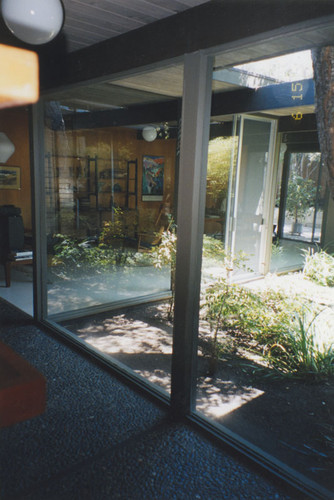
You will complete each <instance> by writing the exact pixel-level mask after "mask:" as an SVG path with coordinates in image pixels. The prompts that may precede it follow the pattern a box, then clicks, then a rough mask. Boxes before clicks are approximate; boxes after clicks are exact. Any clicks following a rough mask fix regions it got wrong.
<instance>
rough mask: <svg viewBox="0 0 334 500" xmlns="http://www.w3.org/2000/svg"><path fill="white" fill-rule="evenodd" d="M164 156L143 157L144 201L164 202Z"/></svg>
mask: <svg viewBox="0 0 334 500" xmlns="http://www.w3.org/2000/svg"><path fill="white" fill-rule="evenodd" d="M164 164H165V158H164V157H163V156H148V155H145V156H143V177H142V179H143V180H142V200H143V201H162V199H163V194H164Z"/></svg>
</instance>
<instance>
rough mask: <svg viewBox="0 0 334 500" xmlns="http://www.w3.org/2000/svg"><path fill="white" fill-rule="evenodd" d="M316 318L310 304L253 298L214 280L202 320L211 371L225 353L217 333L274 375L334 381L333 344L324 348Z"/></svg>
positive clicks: (269, 294) (280, 297)
mask: <svg viewBox="0 0 334 500" xmlns="http://www.w3.org/2000/svg"><path fill="white" fill-rule="evenodd" d="M305 311H307V314H306V313H305ZM310 315H311V316H312V319H311V320H308V317H309V316H310ZM318 315H319V312H317V311H316V310H315V308H312V307H311V306H310V305H309V304H307V306H306V305H305V302H302V301H301V300H300V299H298V298H297V297H288V296H287V295H285V294H283V293H282V292H280V291H273V290H270V289H269V290H265V291H260V292H254V291H252V290H250V289H248V288H246V287H244V286H243V287H241V286H238V285H236V284H229V283H228V282H227V281H226V279H220V280H217V281H216V282H215V283H214V284H212V285H211V286H210V287H208V289H207V291H206V293H205V296H204V301H203V307H202V318H203V319H205V320H207V321H208V322H209V324H210V328H211V331H212V332H213V341H212V361H215V363H212V364H211V366H215V365H216V361H217V359H215V357H216V358H217V357H218V356H219V355H221V353H222V349H223V347H224V346H223V344H222V343H220V339H219V335H218V334H219V333H220V334H223V335H225V337H226V334H228V335H229V338H230V339H231V338H232V339H234V345H235V347H236V348H240V347H242V346H243V347H244V348H246V349H251V350H253V351H256V352H257V353H258V354H261V355H262V356H263V359H264V360H266V361H267V362H268V363H269V365H270V366H271V367H272V368H274V373H279V374H282V375H290V376H295V377H303V378H305V377H313V378H321V377H329V376H331V375H334V350H333V344H332V343H331V340H332V339H327V342H324V338H325V332H324V331H323V328H324V327H323V325H320V327H318V328H317V327H316V326H317V325H316V318H317V317H318ZM319 331H320V334H321V335H319Z"/></svg>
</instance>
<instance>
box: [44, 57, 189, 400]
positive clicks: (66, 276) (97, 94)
mask: <svg viewBox="0 0 334 500" xmlns="http://www.w3.org/2000/svg"><path fill="white" fill-rule="evenodd" d="M168 70H169V72H172V73H173V74H174V76H175V80H174V82H173V87H172V88H168V83H167V84H166V83H165V84H161V85H160V83H159V82H160V80H159V77H160V78H163V70H159V72H147V73H145V74H141V75H140V77H138V78H136V77H127V78H126V79H124V80H120V79H119V80H117V81H113V82H105V83H103V84H101V83H100V84H96V85H90V86H88V87H82V88H80V89H75V90H68V91H63V92H62V93H61V94H57V95H55V96H52V98H51V99H49V100H48V101H47V102H45V108H44V113H45V129H44V130H45V133H44V137H45V205H46V234H47V268H48V277H47V313H48V318H49V319H50V320H52V321H55V322H57V323H59V324H61V325H62V326H63V327H64V328H66V329H67V330H69V331H71V332H72V333H74V334H75V335H77V336H78V337H79V338H80V339H81V340H83V341H85V342H86V343H88V344H89V345H91V346H93V347H94V348H95V349H97V350H98V351H100V352H103V353H104V354H106V355H110V356H111V357H113V358H114V359H117V360H118V361H119V362H121V363H123V364H124V365H126V366H128V367H130V368H132V370H134V371H135V372H136V373H138V374H140V375H142V376H144V377H145V378H147V379H149V380H150V381H151V382H154V383H157V384H158V385H160V386H161V387H162V388H163V389H166V390H167V391H168V390H169V377H170V358H171V336H172V326H171V312H170V307H171V305H170V304H171V302H172V300H173V297H172V295H173V294H172V279H173V262H174V259H175V255H174V253H175V250H174V248H173V240H174V238H175V204H176V198H175V189H176V185H177V172H178V147H177V144H178V121H179V116H178V114H179V109H180V100H181V97H182V81H183V73H182V66H174V67H169V69H168ZM156 73H157V74H156ZM162 81H163V80H162ZM154 82H155V83H154ZM148 86H150V91H147V90H144V89H147V87H148Z"/></svg>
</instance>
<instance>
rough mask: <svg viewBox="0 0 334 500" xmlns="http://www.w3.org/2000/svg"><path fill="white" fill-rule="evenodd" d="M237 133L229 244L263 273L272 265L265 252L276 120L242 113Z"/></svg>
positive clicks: (234, 252)
mask: <svg viewBox="0 0 334 500" xmlns="http://www.w3.org/2000/svg"><path fill="white" fill-rule="evenodd" d="M235 133H236V135H238V136H239V147H238V158H237V161H236V162H235V165H236V166H235V169H234V171H232V172H231V177H230V189H229V197H228V228H227V231H226V235H227V241H226V247H227V248H229V250H230V251H231V253H232V255H234V256H235V255H237V254H238V253H239V252H242V253H243V254H245V255H246V258H247V261H246V265H247V267H248V268H249V269H250V270H251V271H252V274H255V275H257V274H259V275H260V274H264V273H265V272H266V271H267V268H268V265H269V259H267V258H266V256H267V254H268V245H271V238H272V214H271V212H272V211H271V210H270V206H271V203H270V201H271V199H272V177H273V159H274V146H275V137H276V120H272V119H265V118H257V117H250V116H241V117H238V118H237V123H236V124H235ZM267 260H268V263H267ZM239 273H240V271H239Z"/></svg>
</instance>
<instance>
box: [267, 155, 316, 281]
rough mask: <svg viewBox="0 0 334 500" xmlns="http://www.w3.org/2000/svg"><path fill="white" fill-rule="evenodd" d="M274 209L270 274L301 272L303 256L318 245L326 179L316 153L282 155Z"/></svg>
mask: <svg viewBox="0 0 334 500" xmlns="http://www.w3.org/2000/svg"><path fill="white" fill-rule="evenodd" d="M284 165H285V166H284V168H283V170H282V173H281V176H280V177H279V178H278V180H279V184H280V186H279V188H278V190H277V198H276V206H275V223H274V224H275V230H276V233H275V238H276V239H275V241H274V247H273V250H274V251H273V253H272V259H271V265H270V269H271V271H272V272H277V271H282V270H284V269H289V268H290V269H291V268H295V269H296V268H298V267H299V268H301V267H302V266H303V263H304V259H305V252H307V251H310V249H314V248H316V246H317V245H319V244H320V243H321V228H322V222H323V214H324V206H325V197H326V178H325V176H324V172H323V168H322V164H321V154H320V153H319V152H312V153H310V152H289V151H287V152H286V153H285V160H284Z"/></svg>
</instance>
